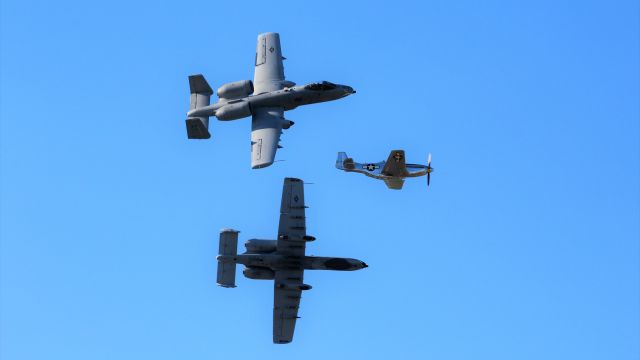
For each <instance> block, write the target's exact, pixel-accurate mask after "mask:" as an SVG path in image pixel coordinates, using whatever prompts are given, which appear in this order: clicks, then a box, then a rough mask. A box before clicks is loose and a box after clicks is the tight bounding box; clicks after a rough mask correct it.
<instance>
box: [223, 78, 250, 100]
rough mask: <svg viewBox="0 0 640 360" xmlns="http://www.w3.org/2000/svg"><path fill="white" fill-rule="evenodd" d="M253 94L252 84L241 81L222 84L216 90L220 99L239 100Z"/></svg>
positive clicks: (248, 81) (247, 81)
mask: <svg viewBox="0 0 640 360" xmlns="http://www.w3.org/2000/svg"><path fill="white" fill-rule="evenodd" d="M251 94H253V82H251V80H241V81H236V82H232V83H228V84H224V85H222V86H220V87H219V88H218V97H219V98H221V99H227V100H233V99H241V98H243V97H247V96H249V95H251Z"/></svg>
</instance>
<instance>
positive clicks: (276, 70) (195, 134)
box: [186, 33, 355, 169]
mask: <svg viewBox="0 0 640 360" xmlns="http://www.w3.org/2000/svg"><path fill="white" fill-rule="evenodd" d="M283 59H284V57H282V51H281V49H280V36H279V35H278V34H277V33H264V34H260V35H258V45H257V49H256V64H255V71H254V77H253V82H251V80H242V81H236V82H232V83H228V84H224V85H222V86H221V87H220V88H218V101H217V102H216V103H215V104H213V105H209V103H210V100H211V95H212V94H213V90H212V89H211V87H210V86H209V84H208V83H207V80H205V78H204V76H202V75H191V76H189V87H190V90H191V103H190V107H189V112H188V113H187V120H186V122H187V136H188V137H189V139H209V138H210V137H211V134H210V133H209V117H210V116H215V117H216V118H218V120H223V121H228V120H236V119H242V118H245V117H247V116H251V118H252V121H251V167H252V168H254V169H258V168H263V167H267V166H269V165H271V164H273V161H274V158H275V156H276V150H277V149H278V148H279V147H281V146H280V144H279V142H280V134H282V129H288V128H289V127H291V126H292V125H293V124H294V123H293V121H291V120H287V119H285V118H284V112H285V111H287V110H293V109H295V108H297V107H298V106H300V105H308V104H315V103H319V102H325V101H331V100H337V99H340V98H343V97H345V96H348V95H351V94H354V93H355V91H354V90H353V88H351V87H350V86H346V85H337V84H333V83H330V82H328V81H323V82H320V83H312V84H308V85H303V86H296V84H295V83H294V82H291V81H288V80H285V79H284V67H283V65H282V60H283Z"/></svg>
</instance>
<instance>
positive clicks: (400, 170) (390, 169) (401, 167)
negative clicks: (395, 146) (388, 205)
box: [382, 150, 408, 185]
mask: <svg viewBox="0 0 640 360" xmlns="http://www.w3.org/2000/svg"><path fill="white" fill-rule="evenodd" d="M382 174H384V175H390V176H406V175H407V174H408V172H407V166H406V164H405V161H404V150H392V151H391V153H390V154H389V157H388V158H387V162H386V163H385V164H384V167H383V168H382ZM387 185H388V184H387Z"/></svg>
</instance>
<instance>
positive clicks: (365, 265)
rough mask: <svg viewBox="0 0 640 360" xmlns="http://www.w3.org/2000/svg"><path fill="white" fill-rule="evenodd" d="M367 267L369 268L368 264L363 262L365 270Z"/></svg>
mask: <svg viewBox="0 0 640 360" xmlns="http://www.w3.org/2000/svg"><path fill="white" fill-rule="evenodd" d="M366 267H369V265H367V263H366V262H364V261H363V262H362V268H363V269H364V268H366Z"/></svg>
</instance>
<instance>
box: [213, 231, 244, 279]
mask: <svg viewBox="0 0 640 360" xmlns="http://www.w3.org/2000/svg"><path fill="white" fill-rule="evenodd" d="M238 233H239V231H236V230H233V229H223V230H222V231H221V232H220V248H219V250H218V254H219V255H218V258H217V259H218V280H217V283H218V285H220V286H222V287H236V263H235V259H234V257H235V256H236V255H237V254H238Z"/></svg>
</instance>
